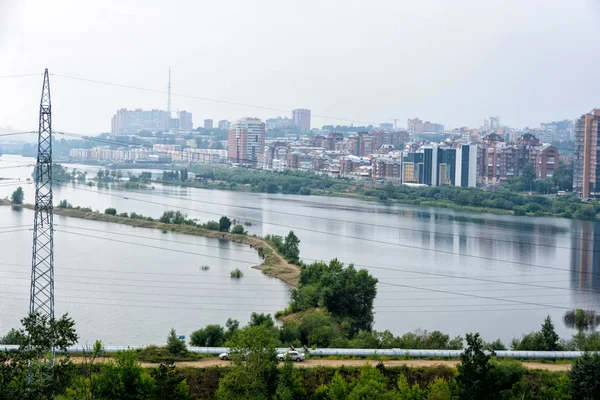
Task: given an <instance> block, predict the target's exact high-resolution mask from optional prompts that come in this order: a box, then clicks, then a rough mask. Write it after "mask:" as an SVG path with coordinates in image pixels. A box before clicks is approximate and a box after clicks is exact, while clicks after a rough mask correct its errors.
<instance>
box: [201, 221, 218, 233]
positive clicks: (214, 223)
mask: <svg viewBox="0 0 600 400" xmlns="http://www.w3.org/2000/svg"><path fill="white" fill-rule="evenodd" d="M220 227H221V226H220V225H219V223H218V222H217V221H208V222H207V223H205V224H202V228H204V229H208V230H209V231H218V230H219V229H220Z"/></svg>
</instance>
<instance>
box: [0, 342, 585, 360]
mask: <svg viewBox="0 0 600 400" xmlns="http://www.w3.org/2000/svg"><path fill="white" fill-rule="evenodd" d="M146 347H147V346H105V347H104V352H105V353H116V352H117V351H120V350H128V349H129V350H141V349H144V348H146ZM18 348H19V346H10V345H0V351H7V350H17V349H18ZM84 350H85V348H84V347H83V346H73V347H69V348H68V349H67V351H68V352H69V353H82V352H83V351H84ZM188 350H189V351H191V352H192V353H200V354H210V355H219V354H221V353H226V352H228V351H229V348H227V347H188ZM287 350H289V348H280V349H277V351H278V352H284V351H287ZM298 350H299V351H302V350H301V349H298ZM87 351H88V352H89V350H87ZM462 352H463V351H462V350H411V349H329V348H323V349H309V350H308V354H309V355H310V356H317V357H328V356H344V357H352V356H354V357H369V356H388V357H410V358H428V357H436V358H459V357H460V355H461V353H462ZM486 353H487V354H490V353H491V352H490V351H486ZM493 354H494V355H495V357H496V358H514V359H535V360H557V359H567V358H578V357H581V356H582V355H583V352H582V351H511V350H498V351H494V352H493Z"/></svg>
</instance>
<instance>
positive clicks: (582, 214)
mask: <svg viewBox="0 0 600 400" xmlns="http://www.w3.org/2000/svg"><path fill="white" fill-rule="evenodd" d="M192 169H193V172H194V173H196V174H198V175H200V176H202V177H204V178H205V179H206V180H216V181H221V183H223V182H227V183H229V187H227V186H223V185H221V186H219V185H217V187H222V188H223V189H230V190H238V189H239V185H246V186H247V187H248V188H249V190H250V191H252V192H265V193H286V194H310V193H313V192H314V193H318V194H343V195H352V196H365V197H369V198H377V199H379V200H394V201H398V202H402V203H407V204H415V205H425V206H441V207H448V208H457V209H460V208H465V209H481V210H490V211H503V212H512V213H514V214H515V215H526V214H528V215H535V216H561V217H565V218H578V219H592V220H593V219H596V214H597V213H599V212H600V202H598V201H591V202H583V201H581V200H580V199H579V198H577V197H576V196H574V195H566V196H560V197H556V198H550V197H548V196H529V195H523V194H519V193H518V192H523V191H529V189H533V190H536V191H538V193H556V191H557V190H572V181H573V179H572V176H573V172H572V169H570V168H568V167H565V166H564V165H561V167H560V168H559V169H558V170H557V171H556V173H555V174H554V176H553V177H552V178H550V179H549V180H545V181H536V180H535V172H534V171H532V166H531V165H530V164H528V165H527V166H526V168H525V171H524V173H523V176H522V177H520V178H517V179H514V180H512V181H510V182H509V183H508V184H507V185H506V187H503V188H501V189H500V190H498V191H484V190H480V189H464V188H457V187H409V186H405V185H392V184H391V183H388V184H386V185H374V184H366V183H359V182H356V181H353V180H350V179H343V178H330V177H327V176H325V175H317V174H314V173H310V172H301V171H283V172H279V173H278V172H269V171H257V170H248V169H242V168H235V169H227V168H214V167H206V166H194V167H193V168H192ZM190 185H195V183H193V184H192V183H190ZM198 185H202V184H200V183H198ZM303 189H305V190H304V191H303Z"/></svg>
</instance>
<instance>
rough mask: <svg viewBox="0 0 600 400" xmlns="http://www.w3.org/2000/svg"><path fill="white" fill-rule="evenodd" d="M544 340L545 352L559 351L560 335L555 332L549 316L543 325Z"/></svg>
mask: <svg viewBox="0 0 600 400" xmlns="http://www.w3.org/2000/svg"><path fill="white" fill-rule="evenodd" d="M541 332H542V338H543V339H544V350H545V351H557V350H559V348H560V345H559V343H558V342H559V340H560V337H559V336H558V333H556V331H555V330H554V324H553V323H552V319H551V318H550V316H549V315H548V316H547V317H546V319H545V320H544V323H543V324H542V331H541Z"/></svg>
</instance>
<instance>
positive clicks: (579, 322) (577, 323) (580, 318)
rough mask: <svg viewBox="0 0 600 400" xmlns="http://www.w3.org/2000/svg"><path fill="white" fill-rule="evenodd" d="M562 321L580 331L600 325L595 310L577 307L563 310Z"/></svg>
mask: <svg viewBox="0 0 600 400" xmlns="http://www.w3.org/2000/svg"><path fill="white" fill-rule="evenodd" d="M563 321H564V323H565V325H566V326H567V327H568V328H576V329H577V330H578V331H580V332H582V331H585V330H593V329H594V328H596V327H597V326H598V325H600V316H599V315H598V314H596V312H595V311H592V310H583V309H581V308H578V309H576V310H569V311H567V312H565V315H564V317H563Z"/></svg>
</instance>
